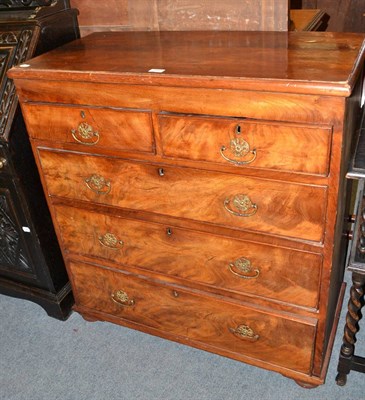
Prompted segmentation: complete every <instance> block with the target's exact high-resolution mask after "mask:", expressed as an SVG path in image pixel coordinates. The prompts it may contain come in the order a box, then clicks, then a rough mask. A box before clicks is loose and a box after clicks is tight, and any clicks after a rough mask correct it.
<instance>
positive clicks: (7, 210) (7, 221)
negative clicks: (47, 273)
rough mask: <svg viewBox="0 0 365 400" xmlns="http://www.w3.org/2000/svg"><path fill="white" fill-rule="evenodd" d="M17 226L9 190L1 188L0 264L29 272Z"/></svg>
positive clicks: (29, 268) (28, 264)
mask: <svg viewBox="0 0 365 400" xmlns="http://www.w3.org/2000/svg"><path fill="white" fill-rule="evenodd" d="M18 226H19V224H17V221H16V216H15V214H14V212H13V211H12V207H11V196H10V192H9V191H8V190H6V189H5V190H4V189H2V190H1V192H0V266H1V267H3V268H7V267H11V268H12V269H13V268H16V269H18V270H20V271H25V272H30V271H31V270H32V268H31V266H30V265H31V264H30V263H29V261H28V260H27V258H26V256H25V255H24V249H23V243H22V238H21V233H20V232H18V228H17V227H18Z"/></svg>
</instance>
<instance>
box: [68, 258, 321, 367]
mask: <svg viewBox="0 0 365 400" xmlns="http://www.w3.org/2000/svg"><path fill="white" fill-rule="evenodd" d="M70 272H71V276H72V279H73V282H74V285H75V296H76V298H77V302H78V304H79V305H80V306H83V307H87V308H89V309H90V310H98V311H102V312H104V313H107V314H112V315H115V316H118V317H119V318H122V319H126V320H130V321H133V322H135V323H138V324H140V325H145V326H148V327H153V328H155V329H159V330H162V331H164V332H166V333H170V334H174V335H176V336H177V337H179V336H181V337H185V338H189V339H191V340H194V341H200V342H202V343H204V344H205V345H208V346H211V348H218V349H219V348H223V349H228V350H229V351H231V352H232V353H239V354H243V355H246V356H249V357H253V358H257V359H263V360H265V361H269V362H271V363H273V364H276V365H279V366H285V367H286V368H290V369H294V370H296V371H300V372H304V373H308V372H309V369H310V363H311V357H312V351H313V349H312V341H313V338H314V334H315V324H314V322H312V323H308V321H302V322H301V321H300V320H298V319H295V318H294V319H293V318H290V317H287V318H285V317H284V316H273V315H269V314H266V313H264V312H260V311H257V310H255V309H250V308H248V307H244V306H240V305H236V304H231V303H229V302H227V301H224V300H218V299H215V298H214V297H212V296H207V295H204V294H203V293H200V292H190V291H188V290H186V289H180V288H178V287H177V288H176V287H174V286H169V285H161V284H157V283H154V282H152V281H148V280H145V279H141V278H137V277H134V276H132V275H129V274H128V275H127V274H122V273H120V272H113V271H110V270H106V269H102V268H98V267H93V266H90V265H85V264H77V263H73V262H72V263H70ZM118 290H122V291H124V292H125V293H126V294H127V295H128V298H129V300H133V302H134V305H132V306H123V305H119V304H116V303H115V302H113V300H112V299H111V295H112V294H113V293H115V292H116V291H118ZM241 325H245V326H248V327H249V328H251V329H252V330H253V331H254V333H255V334H256V335H258V336H259V338H258V339H257V340H255V341H253V340H250V339H247V338H245V337H243V338H241V337H238V336H236V335H235V334H233V333H232V332H231V329H236V328H237V327H239V326H241Z"/></svg>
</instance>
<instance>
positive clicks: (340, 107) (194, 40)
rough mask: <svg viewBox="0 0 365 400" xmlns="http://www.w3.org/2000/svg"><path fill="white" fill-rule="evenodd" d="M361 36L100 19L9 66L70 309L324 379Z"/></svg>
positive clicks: (310, 380)
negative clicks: (159, 28) (144, 27)
mask: <svg viewBox="0 0 365 400" xmlns="http://www.w3.org/2000/svg"><path fill="white" fill-rule="evenodd" d="M363 42H364V36H361V35H354V34H333V33H321V34H319V33H289V34H287V33H285V34H280V33H274V32H270V33H265V32H129V33H127V32H125V33H121V32H119V33H110V32H109V33H99V34H93V35H91V36H89V37H86V38H84V39H82V40H81V41H77V42H75V43H73V44H71V45H70V46H65V47H64V48H63V49H60V50H57V51H54V52H52V53H49V54H48V55H47V56H44V57H40V58H37V59H33V60H31V61H30V62H29V67H26V66H25V67H18V68H15V69H13V70H12V71H11V72H10V75H11V77H12V78H14V80H15V84H16V87H17V90H18V94H19V98H20V102H21V106H22V110H23V113H24V116H25V119H26V123H27V126H28V132H29V135H30V137H31V142H32V146H33V151H34V154H35V157H36V160H37V164H38V168H39V171H40V174H41V178H42V182H43V187H44V190H45V191H46V193H47V196H48V202H49V206H50V209H51V212H52V217H53V222H54V224H55V227H56V231H57V234H58V239H59V242H60V244H61V247H62V250H63V255H64V258H65V261H66V264H67V267H68V273H69V275H70V279H71V282H72V286H73V291H74V294H75V299H76V306H75V309H76V310H77V311H79V312H80V313H81V314H82V315H83V316H84V317H85V318H87V319H89V320H95V319H100V320H105V321H110V322H114V323H117V324H121V325H126V326H129V327H131V328H134V329H139V330H142V331H144V332H148V333H151V334H155V335H159V336H161V337H164V338H167V339H171V340H176V341H179V342H182V343H186V344H189V345H192V346H195V347H198V348H201V349H204V350H208V351H212V352H215V353H217V354H220V355H223V356H227V357H232V358H234V359H237V360H241V361H244V362H247V363H251V364H253V365H256V366H261V367H263V368H267V369H271V370H274V371H277V372H280V373H282V374H284V375H286V376H288V377H291V378H293V379H295V380H296V381H297V382H300V383H302V384H303V385H309V386H310V385H318V384H321V383H323V382H324V379H325V375H326V370H327V366H328V361H329V356H330V353H331V347H332V343H333V337H334V332H335V329H336V321H337V311H336V309H337V310H338V309H339V306H340V305H341V301H342V298H341V293H342V289H341V288H342V274H343V267H344V259H345V250H344V249H345V245H346V238H345V236H344V235H343V232H344V231H345V229H346V218H347V217H346V208H347V202H348V201H347V199H348V198H347V188H346V185H345V180H344V174H345V172H346V170H347V163H348V159H349V156H350V151H351V144H352V136H353V133H354V132H355V130H356V127H357V113H358V111H359V92H360V89H361V87H360V86H361V81H360V75H361V71H362V65H363V60H364V44H363ZM243 59H244V62H242V60H243ZM151 68H161V69H163V70H165V71H163V72H162V73H155V72H149V70H150V69H151Z"/></svg>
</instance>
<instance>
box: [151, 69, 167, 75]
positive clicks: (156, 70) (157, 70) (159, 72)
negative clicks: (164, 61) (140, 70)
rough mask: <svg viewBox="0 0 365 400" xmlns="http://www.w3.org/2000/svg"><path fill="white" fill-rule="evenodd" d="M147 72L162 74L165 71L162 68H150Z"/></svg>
mask: <svg viewBox="0 0 365 400" xmlns="http://www.w3.org/2000/svg"><path fill="white" fill-rule="evenodd" d="M148 72H154V73H155V74H162V73H163V72H165V70H164V69H162V68H151V69H150V70H149V71H148Z"/></svg>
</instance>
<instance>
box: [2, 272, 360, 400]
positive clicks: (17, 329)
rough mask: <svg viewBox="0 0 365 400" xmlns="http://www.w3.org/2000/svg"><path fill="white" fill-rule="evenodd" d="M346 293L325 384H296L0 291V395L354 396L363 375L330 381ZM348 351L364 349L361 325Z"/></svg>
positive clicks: (296, 399) (261, 399)
mask: <svg viewBox="0 0 365 400" xmlns="http://www.w3.org/2000/svg"><path fill="white" fill-rule="evenodd" d="M349 278H350V275H349V274H347V279H349ZM347 292H348V290H347ZM347 296H348V293H346V298H345V303H344V307H343V311H342V314H341V321H340V325H339V329H338V332H337V336H336V341H335V345H334V349H333V353H332V358H331V362H330V367H329V372H328V375H327V380H326V384H325V385H323V386H320V387H318V388H316V389H303V388H301V387H299V386H298V385H297V384H296V383H295V382H294V381H292V380H291V379H288V378H284V377H283V376H281V375H280V374H277V373H274V372H270V371H265V370H262V369H259V368H256V367H252V366H248V365H245V364H243V363H240V362H237V361H233V360H230V359H227V358H224V357H220V356H217V355H214V354H210V353H207V352H204V351H200V350H196V349H193V348H190V347H187V346H184V345H181V344H176V343H172V342H169V341H167V340H163V339H160V338H156V337H153V336H150V335H147V334H143V333H140V332H137V331H133V330H131V329H127V328H123V327H120V326H116V325H113V324H110V323H103V322H94V323H91V322H86V321H85V320H83V319H82V317H80V316H79V315H78V314H76V313H73V314H72V315H71V317H70V318H69V319H68V320H67V321H66V322H61V321H58V320H55V319H53V318H50V317H48V316H47V315H46V313H45V312H44V310H43V309H42V308H41V307H39V306H38V305H36V304H33V303H31V302H29V301H24V300H20V299H15V298H11V297H7V296H3V295H0V324H1V325H0V399H1V400H127V399H128V400H160V399H163V400H241V399H242V400H243V399H249V400H306V399H316V400H355V399H357V400H362V399H364V398H365V374H360V373H358V372H351V373H350V375H349V377H348V382H347V385H346V386H344V387H339V386H337V385H336V383H335V376H336V368H337V362H338V353H339V349H340V346H341V343H342V331H343V323H344V322H343V321H344V317H345V311H346V304H347ZM363 322H364V324H363V325H364V327H363V329H364V331H365V320H364V321H363ZM361 352H362V354H361ZM356 353H359V354H358V355H362V356H365V335H364V333H363V332H361V331H360V334H359V335H358V346H357V352H356Z"/></svg>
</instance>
